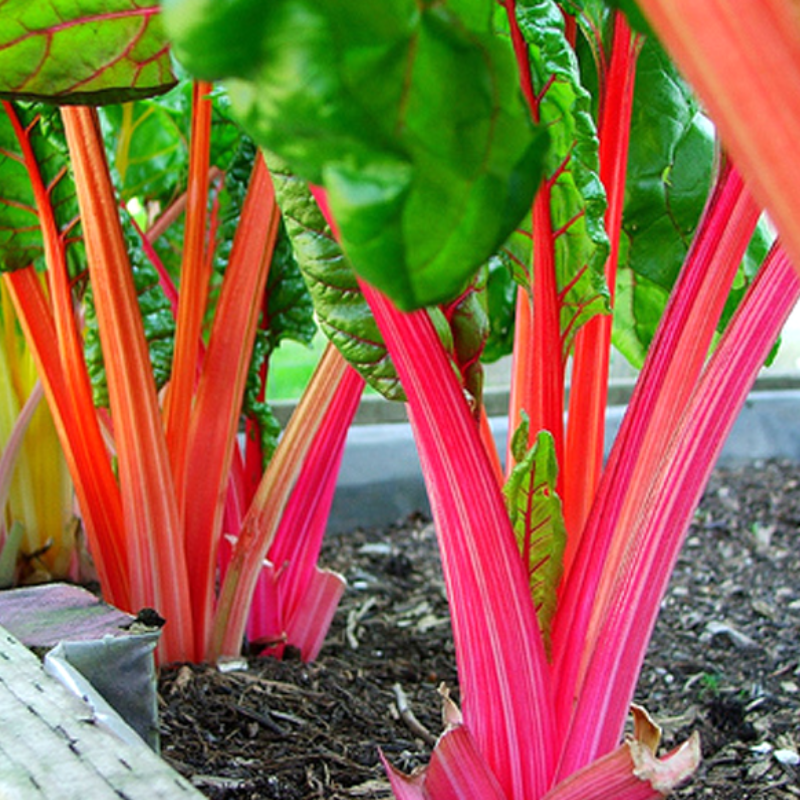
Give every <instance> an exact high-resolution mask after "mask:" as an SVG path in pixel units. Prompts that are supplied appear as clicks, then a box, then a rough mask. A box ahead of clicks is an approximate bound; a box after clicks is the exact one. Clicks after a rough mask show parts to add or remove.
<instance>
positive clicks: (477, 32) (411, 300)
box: [164, 0, 546, 308]
mask: <svg viewBox="0 0 800 800" xmlns="http://www.w3.org/2000/svg"><path fill="white" fill-rule="evenodd" d="M164 14H165V20H166V23H167V26H168V28H169V29H170V31H171V33H172V35H173V37H174V40H175V47H176V53H177V55H178V57H179V58H180V59H181V60H182V61H183V63H184V65H185V66H186V67H187V69H189V70H190V71H191V72H193V73H195V74H197V75H198V76H200V77H203V78H206V79H212V80H215V79H223V78H225V79H228V82H227V86H228V89H229V92H230V96H231V101H232V106H233V109H234V111H235V112H236V114H237V115H238V117H239V118H240V120H241V121H242V123H243V125H244V127H245V128H246V129H247V130H248V131H249V133H250V134H251V135H252V136H253V137H254V139H255V140H256V141H257V142H258V144H260V145H262V146H263V147H265V148H266V149H267V150H269V151H272V152H275V153H277V154H278V155H279V156H280V157H281V158H283V159H285V160H286V161H287V162H288V163H289V165H290V167H291V169H292V170H293V172H295V173H296V174H298V175H299V176H301V177H302V178H304V179H305V180H308V181H310V182H312V183H316V184H319V185H322V186H324V187H325V188H326V189H327V192H328V198H329V202H330V204H331V209H332V211H333V214H334V217H335V218H336V221H337V225H338V227H339V231H340V235H341V240H342V243H343V246H344V249H345V252H346V253H347V255H348V258H349V260H350V261H351V263H352V264H353V268H354V269H355V270H356V271H357V272H358V273H359V274H360V275H361V276H363V277H364V278H365V279H366V280H368V281H370V282H371V283H373V284H374V285H375V286H377V287H379V288H381V289H382V290H384V291H385V292H386V293H387V294H389V295H390V296H391V297H392V299H393V300H394V301H395V302H396V303H397V304H398V305H400V306H402V307H404V308H415V307H420V306H424V305H431V304H433V303H437V302H444V301H448V300H451V299H452V298H453V297H455V296H457V295H458V294H459V293H460V292H461V291H463V289H464V287H465V286H466V285H467V284H468V283H469V281H470V279H471V277H472V275H473V274H474V273H475V271H476V270H477V269H478V267H479V266H480V265H481V264H482V263H484V262H485V261H486V259H487V258H488V257H489V256H491V255H492V253H493V252H495V251H496V250H497V248H498V247H499V246H500V244H501V243H502V242H503V241H504V240H505V239H506V238H507V236H508V235H509V233H510V232H511V230H513V228H514V226H515V225H516V224H517V223H518V222H519V220H520V219H521V218H522V216H523V215H524V214H525V213H526V211H527V209H528V208H529V206H530V201H531V198H532V196H533V193H534V191H535V188H536V185H537V183H538V179H539V175H540V162H541V158H542V155H543V151H544V150H545V147H546V137H545V135H544V134H543V133H541V131H537V130H535V129H534V127H533V125H532V124H531V122H530V119H529V114H528V111H527V109H526V108H525V107H524V104H523V102H522V100H521V97H520V93H519V90H518V78H517V74H516V67H515V63H514V59H513V56H512V53H511V47H510V43H509V42H508V41H506V40H505V39H501V38H498V37H496V36H495V35H494V33H493V31H492V30H491V24H490V23H491V17H492V12H491V8H490V7H489V6H487V5H486V4H485V3H484V2H483V1H482V0H444V1H443V2H439V3H435V4H433V3H431V4H429V3H423V4H420V3H417V2H414V0H387V1H386V2H382V3H372V4H364V3H362V2H360V0H335V1H333V0H329V2H319V1H318V0H274V1H273V2H270V3H260V2H254V0H238V2H228V3H225V4H218V3H212V2H210V0H167V2H165V3H164Z"/></svg>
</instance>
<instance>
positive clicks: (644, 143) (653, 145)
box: [613, 40, 773, 368]
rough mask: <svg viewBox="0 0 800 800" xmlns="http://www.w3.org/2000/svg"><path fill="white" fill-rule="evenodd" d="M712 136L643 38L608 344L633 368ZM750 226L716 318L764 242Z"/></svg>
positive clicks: (746, 279) (690, 228)
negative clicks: (747, 243) (746, 244)
mask: <svg viewBox="0 0 800 800" xmlns="http://www.w3.org/2000/svg"><path fill="white" fill-rule="evenodd" d="M714 159H715V134H714V129H713V126H712V124H711V122H710V121H709V120H708V118H707V117H706V116H705V115H704V114H703V111H702V109H701V108H700V107H699V104H698V102H697V100H696V99H695V97H694V95H693V93H692V91H691V89H690V88H689V87H688V86H687V85H686V84H685V82H684V81H683V80H682V78H681V77H680V75H679V74H678V72H677V70H676V69H675V67H674V66H673V64H672V63H671V61H670V60H669V58H668V56H667V55H666V54H665V53H664V51H663V50H662V49H661V48H660V46H659V45H658V44H657V43H656V42H654V41H651V40H647V41H646V42H645V45H644V48H643V50H642V53H641V55H640V56H639V63H638V68H637V75H636V90H635V96H634V106H633V120H632V128H631V144H630V155H629V158H628V182H627V186H626V198H625V208H624V212H623V235H622V240H621V247H620V263H619V272H618V276H617V297H616V307H615V310H614V333H613V337H614V345H615V346H616V347H617V349H618V350H620V352H622V354H623V355H624V356H625V357H626V358H627V360H628V361H629V362H630V363H631V364H633V366H635V367H637V368H638V367H641V365H642V363H643V361H644V357H645V355H646V353H647V349H648V347H649V345H650V342H651V341H652V339H653V336H654V335H655V330H656V327H657V325H658V323H659V321H660V320H661V316H662V314H663V312H664V309H665V308H666V304H667V300H668V299H669V295H670V293H671V291H672V287H673V286H674V284H675V281H676V279H677V277H678V274H679V273H680V270H681V267H682V265H683V263H684V261H685V259H686V255H687V253H688V252H689V247H690V245H691V242H692V238H693V237H694V234H695V231H696V229H697V226H698V224H699V222H700V218H701V215H702V211H703V207H704V205H705V202H706V199H707V197H708V193H709V189H710V186H711V180H712V175H713V170H714ZM772 238H773V237H772V235H771V234H770V233H769V231H768V229H767V226H766V224H765V223H761V224H760V225H759V227H758V229H757V231H756V234H755V236H754V237H753V241H752V242H751V244H750V247H749V249H748V252H747V256H746V257H745V259H744V260H743V263H742V265H741V267H740V269H739V273H738V275H737V277H736V281H735V284H734V289H733V291H732V292H731V295H730V297H729V299H728V302H727V304H726V307H725V311H724V313H723V317H722V320H721V322H720V330H722V329H724V326H725V324H727V321H728V320H729V319H730V317H731V316H732V314H733V311H734V310H735V308H736V306H737V305H738V303H739V301H740V300H741V298H742V297H743V295H744V292H745V290H746V288H747V286H748V285H749V284H750V282H751V281H752V279H753V277H754V276H755V274H756V272H757V271H758V267H759V266H760V264H761V261H762V260H763V257H764V255H765V253H766V249H767V248H768V246H769V244H770V243H771V241H772Z"/></svg>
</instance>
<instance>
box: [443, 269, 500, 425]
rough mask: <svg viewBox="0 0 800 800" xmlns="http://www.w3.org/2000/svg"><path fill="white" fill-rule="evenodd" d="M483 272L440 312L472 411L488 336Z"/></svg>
mask: <svg viewBox="0 0 800 800" xmlns="http://www.w3.org/2000/svg"><path fill="white" fill-rule="evenodd" d="M486 280H487V271H486V270H485V269H483V270H480V271H479V272H478V275H477V276H476V278H475V280H474V281H473V282H472V283H471V284H470V286H469V288H468V289H467V291H465V292H464V293H463V294H462V295H461V296H460V297H459V298H458V299H457V300H454V301H453V302H452V303H448V304H445V305H443V306H442V307H441V311H442V313H443V314H444V316H445V319H446V320H447V324H448V327H449V329H450V330H449V337H448V338H449V339H451V340H452V349H451V351H450V353H451V357H452V359H453V363H454V364H455V367H456V369H457V370H458V373H459V375H460V378H461V384H462V386H463V387H464V389H465V390H466V391H467V393H468V394H469V396H470V397H471V398H472V399H473V402H474V408H475V410H476V411H477V410H478V409H480V407H481V404H482V402H483V365H482V364H481V356H482V354H483V349H484V346H485V345H486V339H487V337H488V335H489V317H488V314H487V307H486Z"/></svg>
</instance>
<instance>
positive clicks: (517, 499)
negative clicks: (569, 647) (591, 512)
mask: <svg viewBox="0 0 800 800" xmlns="http://www.w3.org/2000/svg"><path fill="white" fill-rule="evenodd" d="M527 442H528V422H527V420H524V421H523V422H522V423H521V424H520V426H519V428H518V429H517V431H516V432H515V434H514V438H513V442H512V450H513V453H514V459H515V461H516V466H515V467H514V469H513V470H512V472H511V474H510V475H509V476H508V481H507V483H506V485H505V487H504V489H503V492H504V494H505V498H506V505H507V506H508V513H509V517H510V519H511V525H512V527H513V529H514V534H515V535H516V537H517V544H518V545H519V549H520V553H521V554H522V560H523V563H524V565H525V568H526V570H527V572H528V579H529V582H530V588H531V596H532V598H533V603H534V606H535V607H536V613H537V616H538V619H539V627H540V628H541V631H542V637H543V638H544V642H545V647H546V648H547V650H548V653H549V650H550V626H551V622H552V619H553V614H554V613H555V610H556V590H557V589H558V583H559V581H560V580H561V575H562V570H563V556H564V547H565V545H566V541H567V532H566V528H565V527H564V517H563V513H562V509H561V498H560V497H559V496H558V495H557V494H556V491H555V486H556V477H557V474H558V464H557V463H556V455H555V446H554V444H553V437H552V436H551V434H550V433H548V432H547V431H541V432H540V433H539V435H538V436H537V438H536V442H535V444H534V445H533V447H531V448H530V449H527V450H526V447H527Z"/></svg>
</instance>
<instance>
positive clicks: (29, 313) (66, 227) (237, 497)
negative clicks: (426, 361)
mask: <svg viewBox="0 0 800 800" xmlns="http://www.w3.org/2000/svg"><path fill="white" fill-rule="evenodd" d="M0 64H2V73H3V78H2V79H0V80H2V86H1V87H0V95H2V97H3V98H4V99H3V100H2V104H3V107H2V113H0V264H2V271H3V273H4V274H3V286H4V294H3V297H4V298H5V297H6V296H7V297H8V298H10V304H11V305H13V309H14V311H15V313H16V315H17V318H18V320H19V325H20V326H21V328H22V331H23V332H24V335H25V337H26V340H27V343H28V346H29V348H30V353H31V354H32V359H33V361H34V362H35V364H36V368H37V371H38V374H39V376H40V379H41V383H42V386H43V390H44V394H45V396H46V398H47V402H48V405H49V407H50V409H51V411H52V414H53V419H54V422H55V429H56V431H57V433H58V437H59V440H60V442H61V444H62V446H63V451H64V454H65V457H66V463H67V465H68V467H69V472H70V474H71V476H72V478H73V481H74V487H75V495H76V498H77V505H78V507H79V510H80V516H81V520H82V524H83V526H84V529H85V531H86V536H87V539H88V544H89V548H90V550H91V554H92V558H93V561H94V564H95V566H96V570H97V574H98V577H99V579H100V583H101V586H102V589H103V593H104V595H105V597H106V598H107V599H108V600H109V601H110V602H112V603H114V604H115V605H117V606H119V607H120V608H122V609H125V610H129V611H132V612H136V611H137V610H139V609H140V608H143V607H153V608H156V609H158V611H159V612H160V613H161V614H162V615H163V616H164V617H165V618H166V620H167V624H166V626H165V628H164V632H163V636H162V640H161V644H160V650H159V654H160V657H161V658H162V660H168V661H171V660H187V659H188V660H203V659H214V658H218V657H219V656H221V655H225V654H231V655H236V654H238V653H239V652H240V649H241V645H242V640H243V637H244V634H245V631H246V630H247V633H248V635H249V637H250V638H251V639H252V640H258V641H260V642H262V643H263V644H264V645H265V646H266V645H270V646H271V647H273V648H274V649H275V651H278V652H279V651H280V650H282V648H283V647H284V646H285V645H287V644H290V645H293V646H295V647H297V648H298V649H299V650H300V652H301V655H302V656H303V657H304V658H306V659H308V658H313V657H314V655H315V654H316V652H317V650H318V649H319V647H320V645H321V643H322V640H323V638H324V635H325V632H326V630H327V625H328V623H329V622H330V619H331V618H332V615H333V612H334V610H335V608H336V605H337V603H338V599H339V597H340V596H341V593H342V591H343V588H344V584H343V580H342V578H341V577H340V576H338V575H335V574H333V573H330V572H326V571H324V570H320V569H318V568H317V566H316V561H317V556H318V553H319V548H320V544H321V538H322V534H323V532H324V530H325V525H326V519H327V515H328V511H329V508H330V503H331V501H332V494H333V487H334V485H335V481H336V473H337V468H338V459H339V457H340V456H341V452H342V449H343V447H344V437H345V433H346V431H347V428H348V426H349V422H350V420H351V419H352V417H353V414H354V413H355V408H356V405H357V403H358V399H359V397H360V395H361V391H362V389H363V385H364V380H363V379H362V378H361V377H360V375H359V374H358V372H356V371H355V370H354V369H353V368H351V367H350V366H349V365H348V364H347V362H346V361H345V360H344V359H343V358H342V356H341V355H340V354H339V352H338V351H337V350H336V349H335V348H333V347H332V346H330V347H329V348H328V349H327V350H326V352H325V354H324V356H323V357H322V360H321V362H320V365H319V368H318V370H317V372H316V373H315V375H314V377H313V378H312V380H311V382H310V385H309V391H308V392H307V394H306V396H305V397H304V399H303V401H302V402H301V403H300V406H299V408H298V409H297V412H296V413H295V415H294V416H293V418H292V420H291V422H290V423H289V425H288V427H287V429H286V431H285V432H284V434H283V436H282V438H281V440H280V442H279V443H278V441H277V436H276V433H277V432H276V430H275V429H274V421H273V420H271V418H270V416H269V414H267V413H265V411H266V409H265V406H264V387H265V381H266V378H267V374H268V364H269V359H268V356H269V353H270V352H271V351H272V350H273V349H274V348H275V347H276V346H277V345H278V344H279V342H280V340H281V339H282V338H285V337H287V336H289V337H295V338H300V339H301V340H302V339H306V340H307V339H308V337H309V336H310V335H312V334H313V331H314V323H313V319H312V316H311V305H310V303H309V301H308V299H307V294H306V290H305V288H304V285H303V281H302V278H301V276H300V273H299V272H298V269H297V265H296V262H295V260H294V256H293V254H292V249H291V248H290V247H289V246H288V243H287V239H286V234H285V231H284V229H283V223H282V220H281V216H280V213H279V211H278V207H277V204H276V201H275V192H274V187H273V179H272V177H271V175H270V173H269V171H268V169H267V167H266V164H265V162H264V160H263V158H262V157H261V156H260V155H259V154H258V153H257V151H256V149H255V147H254V146H253V145H252V142H251V141H250V140H249V139H247V137H244V136H243V135H242V133H241V131H240V129H239V128H238V127H236V126H234V125H233V124H232V123H231V121H230V119H229V114H228V111H227V104H226V102H225V98H224V97H219V96H215V93H214V89H213V87H212V86H211V85H210V84H207V83H203V82H192V81H189V80H186V79H184V80H182V81H178V79H177V77H176V75H175V73H174V66H173V62H172V61H171V58H170V54H169V50H168V45H167V41H166V38H165V36H164V33H163V29H162V25H161V19H160V15H159V9H158V7H157V6H156V5H153V4H141V3H135V2H129V0H117V2H113V3H111V4H109V3H94V4H93V3H89V4H88V5H87V4H85V3H74V2H71V1H70V0H62V1H61V2H57V3H54V4H49V5H46V6H45V5H41V4H27V3H12V4H6V5H4V6H3V8H2V9H0ZM154 97H157V98H158V99H153V98H154ZM98 107H100V108H99V110H98ZM6 302H7V301H6V300H4V304H5V303H6ZM3 317H4V320H5V321H6V324H7V327H8V325H10V324H11V323H10V322H9V320H10V316H9V314H7V313H5V311H4V315H3ZM9 330H10V329H9ZM362 346H364V347H367V343H364V342H362ZM375 348H377V349H378V350H380V349H381V346H380V343H379V342H378V343H377V344H376V345H375ZM375 348H372V349H371V350H370V355H371V354H372V353H373V352H374V350H375ZM366 371H367V372H368V371H369V369H368V367H367V368H366ZM243 424H244V428H243V429H242V425H243ZM240 430H243V435H244V438H245V441H246V445H245V446H244V447H240V446H239V440H240V437H241V435H242V434H241V433H240ZM273 451H274V452H273ZM6 453H7V454H9V455H10V453H11V450H10V449H9V448H7V449H6ZM322 454H324V455H322ZM42 455H43V456H44V457H48V454H47V453H46V452H44V451H43V452H42ZM49 457H50V458H53V456H49ZM7 472H8V470H7V469H4V474H6V473H7ZM309 498H311V499H310V500H309ZM16 535H17V534H16V533H15V536H16ZM254 596H256V598H257V601H256V605H257V606H258V608H257V611H256V613H254V614H253V615H250V613H249V612H250V608H251V603H252V599H253V597H254ZM248 619H249V622H248ZM248 626H249V627H248Z"/></svg>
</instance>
